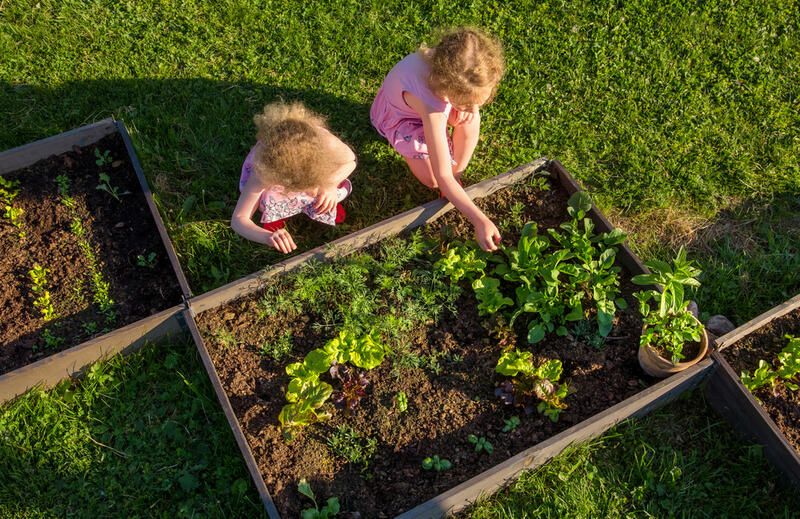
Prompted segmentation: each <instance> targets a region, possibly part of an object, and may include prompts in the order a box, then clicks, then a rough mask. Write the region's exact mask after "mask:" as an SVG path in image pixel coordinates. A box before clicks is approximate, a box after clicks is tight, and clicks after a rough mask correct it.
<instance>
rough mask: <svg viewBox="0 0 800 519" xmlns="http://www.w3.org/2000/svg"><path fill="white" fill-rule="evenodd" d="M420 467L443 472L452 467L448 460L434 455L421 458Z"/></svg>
mask: <svg viewBox="0 0 800 519" xmlns="http://www.w3.org/2000/svg"><path fill="white" fill-rule="evenodd" d="M422 468H423V469H424V470H433V471H434V472H444V471H445V470H450V469H451V468H453V464H452V463H450V460H446V459H444V458H440V457H439V456H438V455H434V456H429V457H427V458H425V459H423V460H422Z"/></svg>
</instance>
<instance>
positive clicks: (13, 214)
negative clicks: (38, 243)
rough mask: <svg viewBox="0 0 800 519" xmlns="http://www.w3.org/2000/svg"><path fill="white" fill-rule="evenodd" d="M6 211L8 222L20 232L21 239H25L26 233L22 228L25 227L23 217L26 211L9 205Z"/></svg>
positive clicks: (5, 215)
mask: <svg viewBox="0 0 800 519" xmlns="http://www.w3.org/2000/svg"><path fill="white" fill-rule="evenodd" d="M5 209H6V211H5V213H3V216H4V217H5V218H8V221H9V222H10V223H11V225H13V226H14V227H16V228H17V229H18V230H19V233H18V234H19V237H20V238H25V236H26V233H25V231H23V230H22V227H23V226H24V225H25V224H24V222H23V221H22V215H23V214H25V211H24V210H23V209H22V208H21V207H13V206H10V205H7V206H6V207H5Z"/></svg>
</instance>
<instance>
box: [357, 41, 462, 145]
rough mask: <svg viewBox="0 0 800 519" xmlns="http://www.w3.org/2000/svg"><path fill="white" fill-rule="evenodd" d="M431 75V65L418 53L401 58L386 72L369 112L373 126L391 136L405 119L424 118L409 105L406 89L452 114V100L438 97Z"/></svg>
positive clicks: (432, 106) (432, 105) (385, 135)
mask: <svg viewBox="0 0 800 519" xmlns="http://www.w3.org/2000/svg"><path fill="white" fill-rule="evenodd" d="M429 75H430V67H429V66H428V64H427V63H426V62H425V60H424V59H423V58H422V56H421V55H420V54H419V53H418V52H415V53H413V54H409V55H408V56H406V57H405V58H403V59H402V60H400V62H399V63H398V64H397V65H395V66H394V67H393V68H392V70H390V71H389V73H388V74H387V75H386V78H385V79H384V80H383V84H382V85H381V88H380V89H379V90H378V95H376V96H375V101H373V103H372V108H371V109H370V111H369V118H370V120H371V121H372V125H373V126H374V127H375V129H377V130H378V132H379V133H380V134H381V135H382V136H383V137H385V138H387V139H392V136H393V135H394V132H395V131H396V130H397V129H398V128H399V127H400V126H401V125H402V124H403V123H404V122H407V121H409V120H415V121H419V122H420V123H421V121H422V120H421V119H420V116H419V115H418V114H417V112H415V111H414V109H413V108H411V107H410V106H408V105H407V104H406V102H405V100H404V99H403V92H410V93H411V94H414V95H415V96H416V97H417V98H419V99H420V100H421V101H422V102H423V103H425V104H426V105H427V106H428V107H429V108H431V109H432V111H435V112H444V114H445V115H449V114H450V108H451V105H450V103H448V102H446V101H444V100H442V99H440V98H439V97H437V96H436V94H434V93H433V92H432V91H431V89H430V88H429V87H428V76H429Z"/></svg>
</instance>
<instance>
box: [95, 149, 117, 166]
mask: <svg viewBox="0 0 800 519" xmlns="http://www.w3.org/2000/svg"><path fill="white" fill-rule="evenodd" d="M94 156H95V158H96V159H97V160H95V161H94V163H95V164H97V165H98V166H108V165H109V164H111V163H112V162H114V157H112V156H111V151H110V150H106V151H104V152H102V153H101V152H100V148H95V149H94Z"/></svg>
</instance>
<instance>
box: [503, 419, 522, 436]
mask: <svg viewBox="0 0 800 519" xmlns="http://www.w3.org/2000/svg"><path fill="white" fill-rule="evenodd" d="M503 423H504V424H505V425H503V432H504V433H508V432H512V431H515V430H516V429H517V427H519V426H520V424H521V423H522V422H520V420H519V417H518V416H512V417H511V418H509V419H507V420H503Z"/></svg>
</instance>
